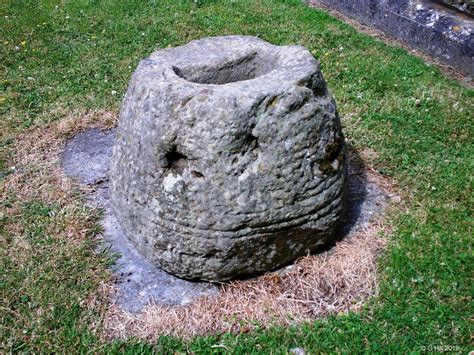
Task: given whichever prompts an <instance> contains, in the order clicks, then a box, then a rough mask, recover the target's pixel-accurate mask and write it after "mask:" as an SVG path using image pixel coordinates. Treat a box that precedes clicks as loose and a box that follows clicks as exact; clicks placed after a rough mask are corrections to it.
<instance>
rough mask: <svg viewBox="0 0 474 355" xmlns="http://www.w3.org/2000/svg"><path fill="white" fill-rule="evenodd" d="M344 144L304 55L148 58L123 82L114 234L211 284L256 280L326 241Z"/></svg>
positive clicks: (216, 42)
mask: <svg viewBox="0 0 474 355" xmlns="http://www.w3.org/2000/svg"><path fill="white" fill-rule="evenodd" d="M343 142H344V139H343V136H342V132H341V126H340V121H339V118H338V116H337V113H336V107H335V103H334V100H333V98H332V97H331V95H330V94H329V93H328V91H327V89H326V84H325V82H324V79H323V78H322V76H321V73H320V70H319V67H318V64H317V62H316V60H315V59H314V58H313V56H312V55H311V54H310V53H309V52H308V51H307V50H306V49H305V48H303V47H300V46H282V47H278V46H274V45H271V44H269V43H266V42H264V41H262V40H260V39H258V38H255V37H248V36H228V37H214V38H207V39H203V40H199V41H193V42H190V43H189V44H187V45H185V46H181V47H177V48H170V49H164V50H160V51H157V52H155V53H153V54H152V55H151V56H150V58H148V59H145V60H143V61H142V62H141V63H140V64H139V66H138V68H137V70H136V71H135V73H134V75H133V77H132V80H131V82H130V85H129V88H128V92H127V95H126V97H125V99H124V102H123V105H122V109H121V113H120V119H119V126H118V129H117V138H116V142H115V147H114V153H113V161H112V170H111V182H112V184H111V194H112V195H111V197H112V204H113V207H114V210H115V214H116V216H117V218H118V220H119V223H120V224H121V226H122V229H123V231H124V233H125V235H126V236H127V237H128V238H129V239H130V240H131V241H132V242H133V243H134V244H135V245H136V247H137V248H138V249H139V250H140V252H142V253H143V254H144V255H145V256H146V257H147V258H148V259H149V260H151V261H152V262H153V263H155V264H157V265H158V266H160V267H161V268H163V269H164V270H166V271H168V272H170V273H173V274H175V275H178V276H180V277H183V278H188V279H203V280H212V281H222V280H228V279H231V278H234V277H239V276H245V275H252V274H256V273H260V272H264V271H267V270H270V269H273V268H276V267H278V266H280V265H283V264H285V263H287V262H290V261H292V260H294V259H296V258H298V257H299V256H302V255H305V254H307V253H308V252H309V251H312V250H314V249H315V248H317V247H318V246H320V245H322V244H324V243H326V242H327V241H328V240H329V239H330V238H331V237H332V236H333V234H334V230H335V228H336V225H337V223H338V221H339V219H340V215H341V212H342V208H343V202H344V197H345V179H346V167H345V159H344V143H343Z"/></svg>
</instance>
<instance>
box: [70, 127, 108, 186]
mask: <svg viewBox="0 0 474 355" xmlns="http://www.w3.org/2000/svg"><path fill="white" fill-rule="evenodd" d="M113 141H114V135H113V134H110V132H109V133H104V132H102V131H101V130H100V129H91V130H88V131H85V132H82V133H81V134H77V135H76V136H74V137H73V138H72V139H70V140H69V141H68V142H67V144H66V147H65V148H64V151H63V153H62V156H61V164H62V166H63V169H64V171H65V172H66V174H68V175H69V176H73V177H74V178H75V179H76V180H78V181H79V182H80V183H82V184H86V185H94V184H100V183H101V182H102V181H104V180H108V172H109V165H110V156H111V155H112V147H113V144H112V143H113ZM85 167H87V168H86V169H85Z"/></svg>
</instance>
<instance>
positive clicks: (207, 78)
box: [172, 52, 277, 85]
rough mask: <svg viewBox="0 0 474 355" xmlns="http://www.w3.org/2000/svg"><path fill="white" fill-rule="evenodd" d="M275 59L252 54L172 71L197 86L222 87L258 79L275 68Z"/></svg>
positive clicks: (264, 55)
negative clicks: (210, 85)
mask: <svg viewBox="0 0 474 355" xmlns="http://www.w3.org/2000/svg"><path fill="white" fill-rule="evenodd" d="M276 62H277V58H276V57H275V56H272V55H269V54H267V53H259V52H252V53H248V54H246V55H244V56H242V57H239V58H237V59H233V60H228V59H225V60H222V61H216V62H215V64H212V65H209V64H207V65H199V64H197V65H190V66H183V67H177V66H173V67H172V69H173V71H174V72H175V74H176V75H177V76H179V77H180V78H183V79H185V80H187V81H191V82H193V83H198V84H214V85H223V84H228V83H234V82H238V81H244V80H250V79H255V78H258V77H259V76H262V75H264V74H267V73H269V72H270V71H272V70H273V69H274V68H275V67H276Z"/></svg>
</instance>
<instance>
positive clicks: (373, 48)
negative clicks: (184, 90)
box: [0, 0, 474, 353]
mask: <svg viewBox="0 0 474 355" xmlns="http://www.w3.org/2000/svg"><path fill="white" fill-rule="evenodd" d="M0 12H1V14H0V16H1V20H2V22H1V28H0V31H1V38H0V40H1V58H2V61H1V64H0V65H1V96H0V105H1V109H0V112H1V115H2V116H1V119H0V238H1V241H0V260H1V263H0V351H1V352H9V351H13V352H16V351H22V352H28V351H32V352H39V351H44V352H53V351H58V352H59V351H61V352H85V351H95V352H97V351H98V352H113V351H127V352H138V351H155V352H160V353H161V352H170V353H172V352H176V351H178V352H186V351H188V352H225V351H227V350H231V351H232V352H235V353H249V352H253V353H257V352H264V353H267V352H273V353H285V352H287V351H288V349H290V348H293V347H302V348H304V349H307V350H310V351H312V352H315V351H322V352H334V351H337V352H352V351H364V350H365V351H379V352H381V351H384V352H385V351H394V352H395V351H396V352H408V351H414V352H417V351H418V352H419V351H423V350H437V351H444V350H455V351H462V352H464V353H466V352H468V351H470V350H473V347H472V343H471V339H470V337H471V334H472V325H471V324H472V323H471V320H472V314H473V302H472V294H473V291H474V290H473V286H472V282H471V280H472V274H473V273H472V264H473V257H472V251H471V249H472V221H473V220H472V207H471V206H473V202H474V201H473V192H472V188H473V181H472V176H473V165H474V144H473V125H472V112H474V101H473V96H474V91H473V90H472V89H468V88H466V87H463V86H461V85H460V84H458V83H457V82H455V81H454V80H451V79H449V78H446V77H445V76H443V74H442V73H441V72H440V70H438V69H437V68H436V67H434V66H430V65H427V64H425V63H423V61H422V60H420V59H418V58H416V57H414V56H412V55H410V54H408V53H407V52H405V51H404V50H402V49H400V48H396V47H393V46H390V45H386V44H384V43H382V42H380V41H378V40H376V39H373V38H371V37H368V36H366V35H364V34H360V33H358V32H357V31H356V30H354V29H353V28H351V27H350V26H348V25H346V24H344V23H342V22H340V21H339V20H337V19H334V18H333V17H331V16H329V15H327V14H326V13H324V12H321V11H317V10H314V9H311V8H308V7H307V6H305V5H304V4H302V3H300V2H299V1H296V0H294V1H290V0H287V1H276V0H275V1H269V0H261V1H217V0H216V1H212V0H207V1H205V0H197V1H173V0H159V1H158V0H148V1H138V0H122V1H117V2H113V1H93V0H87V1H86V0H77V1H37V2H29V1H4V2H2V4H1V6H0ZM225 34H248V35H255V36H259V37H261V38H262V39H265V40H267V41H269V42H271V43H274V44H301V45H304V46H305V47H307V48H308V49H310V50H311V52H312V53H313V54H314V56H315V57H316V58H318V59H319V61H320V63H321V68H322V71H323V74H324V76H325V78H326V80H327V82H328V85H329V87H330V90H331V92H332V93H333V94H334V96H335V98H336V102H337V104H338V108H339V112H340V115H341V117H342V120H343V125H344V132H345V135H346V137H347V138H348V140H349V142H350V144H351V145H352V146H353V147H355V149H371V150H372V151H374V152H376V154H374V157H373V159H372V161H370V162H367V163H368V164H370V165H371V166H373V167H374V168H375V169H376V170H377V171H378V172H379V173H381V174H383V175H384V176H386V177H387V178H388V179H390V180H392V181H393V182H394V184H395V185H396V188H397V189H398V191H400V192H401V195H402V199H403V201H404V204H403V206H404V207H403V208H400V210H399V211H397V212H393V213H391V214H390V219H389V221H388V222H387V223H390V225H391V229H392V230H393V232H392V234H391V235H390V236H388V237H389V238H390V246H389V247H388V250H387V251H386V252H385V254H384V255H383V257H382V258H381V260H380V263H379V268H380V275H381V276H380V277H381V285H380V294H379V296H378V297H377V298H375V299H373V300H371V301H370V302H369V303H368V304H367V306H366V307H365V309H364V310H363V311H361V312H359V313H350V314H347V315H339V316H331V317H327V318H324V319H320V320H317V321H315V322H314V323H311V324H305V325H300V326H294V327H291V328H270V329H261V330H256V331H255V332H251V333H247V334H240V335H239V336H237V337H236V336H235V335H232V334H222V335H215V336H209V337H200V338H195V339H193V340H192V341H190V342H184V341H182V340H179V339H174V338H169V337H160V338H159V340H158V341H157V342H155V343H153V344H148V343H145V342H143V341H141V340H138V339H131V340H127V341H123V340H115V341H109V340H105V339H102V338H101V337H100V336H99V335H98V334H100V332H97V330H100V325H101V320H102V319H103V316H104V310H105V309H106V307H107V298H106V294H107V292H106V290H105V291H104V288H106V285H107V283H108V282H109V281H110V274H109V272H108V271H107V270H108V269H107V268H108V265H109V264H110V263H111V262H112V260H111V259H110V258H109V257H108V256H107V255H102V254H101V255H97V254H96V253H95V252H94V248H95V245H96V243H97V237H98V235H100V229H99V228H98V225H97V221H98V218H99V211H96V210H93V209H90V208H88V207H86V205H85V203H84V201H83V199H82V197H81V194H80V193H79V188H78V186H76V185H75V184H74V183H72V182H70V181H68V180H67V179H66V178H64V177H61V176H58V174H57V167H56V165H54V164H47V163H45V162H48V161H49V160H48V156H49V155H50V154H55V152H57V150H58V149H59V148H60V145H61V144H62V143H61V142H63V141H64V139H66V138H67V137H68V136H70V135H71V134H73V133H74V132H75V131H77V130H79V129H82V128H85V127H88V126H110V125H112V124H113V117H115V113H116V112H117V110H118V108H119V106H120V101H121V98H122V97H123V95H124V93H125V90H126V87H127V83H128V81H129V79H130V76H131V74H132V72H133V70H134V68H135V67H136V65H137V64H138V61H139V60H140V59H141V58H144V57H146V56H147V55H148V54H150V53H151V52H152V51H154V50H156V49H158V48H164V47H168V46H176V45H181V44H184V43H186V42H188V41H189V40H191V39H195V38H200V37H204V36H212V35H225ZM111 117H112V118H111Z"/></svg>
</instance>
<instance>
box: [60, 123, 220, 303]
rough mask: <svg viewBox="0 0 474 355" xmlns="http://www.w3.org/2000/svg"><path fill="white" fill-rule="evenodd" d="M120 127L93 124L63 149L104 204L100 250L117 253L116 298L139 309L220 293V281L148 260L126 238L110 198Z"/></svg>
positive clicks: (96, 202) (90, 197) (68, 165)
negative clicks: (192, 277)
mask: <svg viewBox="0 0 474 355" xmlns="http://www.w3.org/2000/svg"><path fill="white" fill-rule="evenodd" d="M114 137H115V129H113V130H110V131H107V132H102V131H101V130H99V129H91V130H87V131H85V132H81V133H79V134H77V135H76V136H75V137H73V138H72V139H70V140H69V141H68V142H67V143H66V146H65V149H64V151H63V153H62V155H61V166H62V167H63V169H64V171H65V172H66V174H67V175H69V176H70V177H72V178H74V179H75V180H77V181H78V182H80V183H82V184H85V185H88V186H89V188H88V189H87V190H86V191H87V192H88V193H87V194H86V199H87V201H88V203H89V204H90V205H91V206H93V207H100V208H103V211H104V213H103V217H102V220H101V226H102V228H103V230H104V232H103V243H101V245H100V246H99V248H98V252H107V253H111V254H115V255H116V256H117V259H116V260H115V263H114V264H113V266H112V271H113V273H114V275H115V279H116V287H117V292H116V293H115V294H114V295H113V302H115V303H116V304H118V305H119V306H120V307H122V308H123V309H125V310H127V311H129V312H139V311H140V310H141V309H143V307H144V306H146V305H147V304H149V303H150V302H155V303H157V304H161V305H185V304H188V303H191V302H193V301H194V300H196V299H197V298H200V297H205V296H207V297H212V296H215V295H218V294H219V288H218V287H217V286H216V285H213V284H210V283H204V282H191V281H186V280H182V279H180V278H178V277H176V276H173V275H170V274H168V273H166V272H165V271H163V270H160V269H159V268H157V267H156V266H155V265H153V264H151V263H150V262H149V261H148V260H146V259H145V258H144V257H143V256H142V255H141V254H140V253H139V252H138V251H137V250H136V249H135V247H134V246H133V245H132V244H131V243H130V241H129V240H128V239H127V238H125V236H124V235H123V233H122V230H121V229H120V226H119V224H118V223H117V220H116V218H115V216H114V214H113V213H112V210H111V208H110V204H109V193H108V192H109V167H110V158H111V155H112V154H111V153H112V147H113V142H114Z"/></svg>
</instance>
